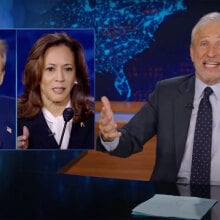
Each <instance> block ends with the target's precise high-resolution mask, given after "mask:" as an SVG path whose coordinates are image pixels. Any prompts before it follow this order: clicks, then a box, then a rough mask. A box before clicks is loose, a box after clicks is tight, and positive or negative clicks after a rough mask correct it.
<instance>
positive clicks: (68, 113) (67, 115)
mask: <svg viewBox="0 0 220 220" xmlns="http://www.w3.org/2000/svg"><path fill="white" fill-rule="evenodd" d="M72 118H73V109H72V108H70V107H68V108H65V109H64V111H63V119H64V122H65V123H64V127H63V131H62V135H61V138H60V143H59V148H60V147H61V144H62V141H63V136H64V133H65V130H66V125H67V122H68V121H70V120H71V119H72Z"/></svg>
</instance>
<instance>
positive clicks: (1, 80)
mask: <svg viewBox="0 0 220 220" xmlns="http://www.w3.org/2000/svg"><path fill="white" fill-rule="evenodd" d="M4 76H5V71H1V72H0V86H1V85H2V83H3V80H4Z"/></svg>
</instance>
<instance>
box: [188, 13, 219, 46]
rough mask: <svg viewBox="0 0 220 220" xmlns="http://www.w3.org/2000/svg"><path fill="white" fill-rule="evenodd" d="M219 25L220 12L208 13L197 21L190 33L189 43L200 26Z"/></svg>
mask: <svg viewBox="0 0 220 220" xmlns="http://www.w3.org/2000/svg"><path fill="white" fill-rule="evenodd" d="M214 22H216V23H220V12H210V13H208V14H206V15H204V16H203V17H201V18H200V19H199V21H198V22H197V23H196V25H195V26H194V28H193V29H192V33H191V43H192V42H193V39H194V36H195V33H196V32H197V31H198V30H199V29H200V27H201V26H203V25H206V24H208V23H214Z"/></svg>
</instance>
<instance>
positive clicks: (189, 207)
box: [132, 194, 217, 219]
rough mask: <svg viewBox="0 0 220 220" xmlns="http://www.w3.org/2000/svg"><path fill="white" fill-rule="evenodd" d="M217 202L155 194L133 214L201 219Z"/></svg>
mask: <svg viewBox="0 0 220 220" xmlns="http://www.w3.org/2000/svg"><path fill="white" fill-rule="evenodd" d="M216 202H217V200H213V199H203V198H198V197H187V196H171V195H162V194H155V195H154V196H153V197H152V198H151V199H149V200H147V201H145V202H143V203H141V204H139V205H138V206H136V207H135V208H134V209H133V210H132V214H134V215H141V216H154V217H167V218H179V219H201V218H202V217H203V216H204V215H205V214H206V213H207V212H208V210H209V209H210V208H211V207H212V206H214V204H215V203H216Z"/></svg>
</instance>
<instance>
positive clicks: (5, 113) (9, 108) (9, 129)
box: [0, 96, 16, 149]
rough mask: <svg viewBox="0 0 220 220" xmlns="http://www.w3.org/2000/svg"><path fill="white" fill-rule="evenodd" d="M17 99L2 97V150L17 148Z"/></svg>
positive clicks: (0, 143)
mask: <svg viewBox="0 0 220 220" xmlns="http://www.w3.org/2000/svg"><path fill="white" fill-rule="evenodd" d="M15 118H16V115H15V99H13V98H11V97H7V96H0V149H15V148H16V144H15V143H16V129H15Z"/></svg>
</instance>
